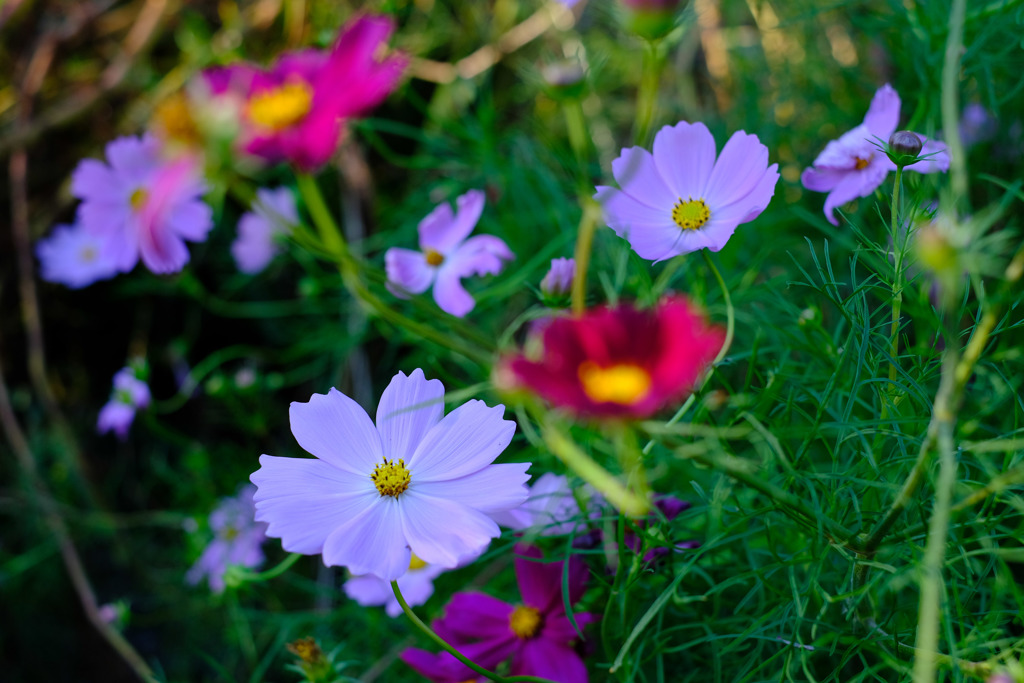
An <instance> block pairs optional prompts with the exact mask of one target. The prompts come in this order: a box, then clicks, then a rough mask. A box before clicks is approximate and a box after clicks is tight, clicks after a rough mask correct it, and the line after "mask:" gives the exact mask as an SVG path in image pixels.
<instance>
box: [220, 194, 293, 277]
mask: <svg viewBox="0 0 1024 683" xmlns="http://www.w3.org/2000/svg"><path fill="white" fill-rule="evenodd" d="M298 224H299V210H298V208H296V206H295V196H294V195H293V194H292V192H291V190H289V189H288V188H287V187H279V188H277V189H276V190H269V189H265V188H261V189H259V190H256V201H255V202H253V205H252V211H246V212H245V213H244V214H242V217H241V218H239V219H238V237H237V238H236V239H235V241H234V242H232V244H231V255H232V256H234V257H235V264H237V265H238V269H239V270H240V271H242V272H243V273H248V274H250V275H255V274H256V273H258V272H260V271H261V270H263V269H264V268H266V267H267V264H269V263H270V262H271V260H273V258H274V256H276V255H277V253H278V252H279V251H280V250H281V247H280V244H279V240H280V238H281V237H282V236H283V235H287V234H289V233H290V232H291V231H292V229H293V228H294V227H295V226H296V225H298Z"/></svg>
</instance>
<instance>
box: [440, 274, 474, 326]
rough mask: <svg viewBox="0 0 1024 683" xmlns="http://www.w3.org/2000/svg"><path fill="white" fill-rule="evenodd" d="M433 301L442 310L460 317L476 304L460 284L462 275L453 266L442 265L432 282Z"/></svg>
mask: <svg viewBox="0 0 1024 683" xmlns="http://www.w3.org/2000/svg"><path fill="white" fill-rule="evenodd" d="M434 301H436V302H437V305H438V306H439V307H440V308H441V310H442V311H444V312H445V313H448V314H450V315H454V316H455V317H456V318H461V317H463V316H464V315H466V314H467V313H469V312H470V311H472V310H473V307H474V306H475V305H476V301H474V300H473V297H472V295H470V293H469V292H467V291H466V288H465V287H463V286H462V275H461V273H459V271H458V270H456V269H454V268H445V267H444V266H442V267H441V269H439V270H438V272H437V281H436V282H435V283H434Z"/></svg>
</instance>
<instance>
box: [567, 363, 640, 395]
mask: <svg viewBox="0 0 1024 683" xmlns="http://www.w3.org/2000/svg"><path fill="white" fill-rule="evenodd" d="M577 374H578V375H579V378H580V383H581V384H582V385H583V393H585V394H586V395H587V396H588V397H589V398H590V400H592V401H595V402H597V403H618V404H620V405H626V406H628V405H633V404H634V403H636V402H637V401H640V400H641V399H643V398H644V397H645V396H646V395H647V392H648V391H649V390H650V388H651V376H650V374H648V372H647V371H646V370H644V369H643V368H641V367H640V366H639V365H633V364H632V363H618V364H616V365H612V366H609V367H606V368H603V367H601V366H599V365H598V364H597V363H594V362H592V361H589V360H588V361H584V362H583V363H580V367H579V370H578V371H577Z"/></svg>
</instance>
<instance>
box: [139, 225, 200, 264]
mask: <svg viewBox="0 0 1024 683" xmlns="http://www.w3.org/2000/svg"><path fill="white" fill-rule="evenodd" d="M138 226H139V233H138V234H139V256H140V257H141V258H142V263H143V264H145V266H146V267H147V268H149V269H150V270H151V271H153V272H154V273H156V274H158V275H163V274H167V273H176V272H178V271H179V270H181V269H182V268H184V267H185V264H186V263H188V248H186V247H185V243H184V242H183V241H182V240H181V238H179V237H178V236H176V235H174V234H172V233H171V232H170V231H169V230H166V229H164V226H163V225H161V224H160V223H159V222H158V221H157V220H156V219H155V218H153V217H148V216H142V217H140V219H139V221H138Z"/></svg>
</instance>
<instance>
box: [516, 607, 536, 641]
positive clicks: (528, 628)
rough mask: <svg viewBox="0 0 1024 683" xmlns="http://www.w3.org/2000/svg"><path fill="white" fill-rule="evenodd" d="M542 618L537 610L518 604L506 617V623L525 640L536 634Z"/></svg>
mask: <svg viewBox="0 0 1024 683" xmlns="http://www.w3.org/2000/svg"><path fill="white" fill-rule="evenodd" d="M543 620H544V618H543V617H541V615H540V611H539V610H537V609H535V608H533V607H527V606H526V605H520V606H519V607H516V608H515V610H513V612H512V616H510V617H509V618H508V625H509V627H510V628H511V629H512V632H513V633H515V634H516V635H517V636H518V637H520V638H522V639H523V640H526V639H528V638H533V637H534V636H535V635H537V631H539V630H540V626H541V622H542V621H543Z"/></svg>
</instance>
